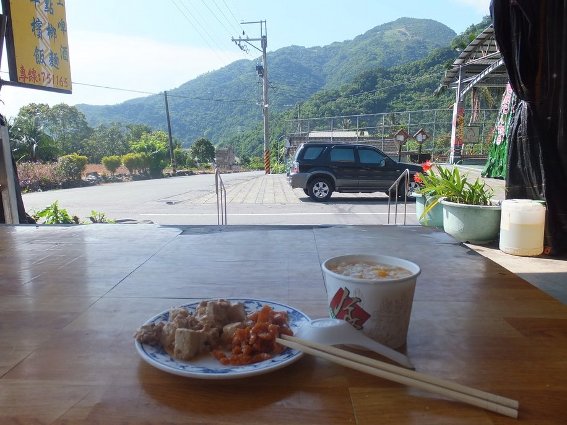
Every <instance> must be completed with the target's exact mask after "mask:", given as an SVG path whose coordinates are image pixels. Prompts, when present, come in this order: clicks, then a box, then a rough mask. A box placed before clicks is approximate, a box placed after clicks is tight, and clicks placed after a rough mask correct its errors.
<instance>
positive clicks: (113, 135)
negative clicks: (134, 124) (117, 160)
mask: <svg viewBox="0 0 567 425" xmlns="http://www.w3.org/2000/svg"><path fill="white" fill-rule="evenodd" d="M131 138H132V134H131V133H130V129H129V128H127V127H125V126H123V125H120V124H117V123H112V124H110V125H106V124H101V125H99V126H98V127H97V128H95V129H94V130H93V132H92V134H91V135H90V136H89V137H88V138H87V139H85V140H84V142H83V147H82V149H81V152H82V153H83V154H85V155H87V156H88V157H89V159H90V160H91V161H92V162H93V163H100V162H101V161H102V157H104V156H116V155H117V156H121V155H124V154H126V153H128V151H129V149H130V145H129V140H131Z"/></svg>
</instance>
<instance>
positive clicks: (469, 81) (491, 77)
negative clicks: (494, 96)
mask: <svg viewBox="0 0 567 425" xmlns="http://www.w3.org/2000/svg"><path fill="white" fill-rule="evenodd" d="M507 82H508V74H507V73H506V66H505V65H504V61H503V59H502V56H501V54H500V50H499V49H498V46H497V44H496V40H495V39H494V28H493V27H492V25H490V26H489V27H488V28H486V29H485V30H484V31H482V32H481V33H480V34H479V35H478V36H477V37H476V38H475V39H474V40H473V41H471V43H470V44H469V45H468V46H467V47H466V48H465V49H464V50H463V51H462V52H461V53H460V54H459V56H458V57H457V59H455V61H454V62H453V65H452V66H451V68H450V69H449V70H447V71H446V72H445V77H444V78H443V81H442V82H441V85H440V86H439V88H438V89H437V91H440V90H443V89H445V88H451V89H455V90H457V96H458V100H462V99H463V97H464V95H465V94H467V92H469V91H470V90H471V89H472V88H473V87H475V86H476V87H502V88H504V87H506V83H507Z"/></svg>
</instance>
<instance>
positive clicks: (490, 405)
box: [276, 335, 519, 418]
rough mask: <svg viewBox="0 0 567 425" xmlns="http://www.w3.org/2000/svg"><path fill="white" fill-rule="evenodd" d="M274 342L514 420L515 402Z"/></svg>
mask: <svg viewBox="0 0 567 425" xmlns="http://www.w3.org/2000/svg"><path fill="white" fill-rule="evenodd" d="M276 341H277V342H278V343H279V344H281V345H284V346H286V347H289V348H292V349H294V350H299V351H302V352H304V353H307V354H311V355H313V356H317V357H321V358H324V359H327V360H329V361H331V362H334V363H337V364H339V365H341V366H345V367H348V368H351V369H355V370H358V371H359V372H364V373H368V374H370V375H374V376H378V377H380V378H384V379H387V380H390V381H393V382H397V383H399V384H404V385H408V386H411V387H416V388H420V389H422V390H426V391H430V392H433V393H437V394H440V395H443V396H446V397H450V398H452V399H455V400H458V401H461V402H463V403H467V404H470V405H472V406H476V407H480V408H482V409H486V410H490V411H492V412H496V413H500V414H502V415H504V416H509V417H511V418H517V417H518V408H519V403H518V401H516V400H512V399H509V398H506V397H502V396H499V395H496V394H491V393H487V392H485V391H481V390H477V389H475V388H471V387H467V386H464V385H461V384H457V383H455V382H451V381H446V380H444V379H441V378H436V377H433V376H429V375H425V374H423V373H419V372H415V371H413V370H408V369H404V368H402V367H398V366H394V365H391V364H388V363H384V362H381V361H379V360H375V359H371V358H368V357H364V356H361V355H359V354H355V353H351V352H350V351H346V350H341V349H339V348H336V347H332V346H329V345H324V344H319V343H316V342H311V341H308V340H305V339H301V338H297V337H293V336H288V335H282V336H281V338H276Z"/></svg>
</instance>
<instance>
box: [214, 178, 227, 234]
mask: <svg viewBox="0 0 567 425" xmlns="http://www.w3.org/2000/svg"><path fill="white" fill-rule="evenodd" d="M215 193H216V195H217V224H218V225H219V226H221V225H222V226H226V225H227V224H228V223H227V214H226V188H225V187H224V183H223V181H222V177H221V175H220V171H219V169H218V168H215Z"/></svg>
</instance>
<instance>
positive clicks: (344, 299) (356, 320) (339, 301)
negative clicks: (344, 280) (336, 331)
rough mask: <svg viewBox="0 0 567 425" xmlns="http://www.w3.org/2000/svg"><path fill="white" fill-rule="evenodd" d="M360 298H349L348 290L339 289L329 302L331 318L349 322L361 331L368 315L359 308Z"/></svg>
mask: <svg viewBox="0 0 567 425" xmlns="http://www.w3.org/2000/svg"><path fill="white" fill-rule="evenodd" d="M359 303H360V298H357V297H352V298H351V297H350V291H349V290H348V288H339V290H338V291H337V292H336V293H335V295H334V296H333V299H332V300H331V304H330V306H329V307H330V308H331V317H333V318H336V319H342V320H346V321H347V322H349V323H350V324H351V325H352V326H354V327H355V328H356V329H359V330H360V329H362V328H363V326H364V323H365V322H366V321H367V320H368V319H369V318H370V314H368V313H367V312H366V310H364V309H363V308H362V307H361V306H360V304H359Z"/></svg>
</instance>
